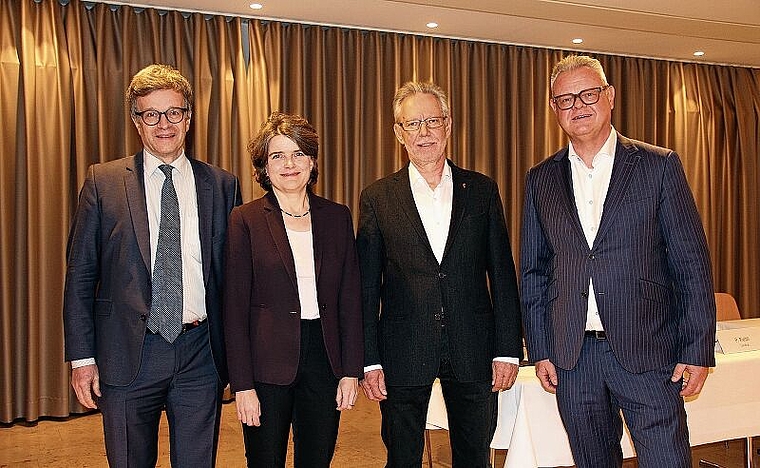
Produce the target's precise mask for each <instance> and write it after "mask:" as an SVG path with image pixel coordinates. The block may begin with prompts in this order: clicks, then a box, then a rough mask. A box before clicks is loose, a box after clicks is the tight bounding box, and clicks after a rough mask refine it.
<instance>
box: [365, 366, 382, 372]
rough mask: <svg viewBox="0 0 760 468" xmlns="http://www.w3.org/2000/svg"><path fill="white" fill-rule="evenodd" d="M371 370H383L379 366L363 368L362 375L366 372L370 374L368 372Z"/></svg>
mask: <svg viewBox="0 0 760 468" xmlns="http://www.w3.org/2000/svg"><path fill="white" fill-rule="evenodd" d="M373 370H383V366H381V365H380V364H372V365H371V366H365V367H364V373H365V374H366V373H367V372H370V371H373Z"/></svg>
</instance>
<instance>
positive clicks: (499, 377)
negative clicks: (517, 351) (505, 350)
mask: <svg viewBox="0 0 760 468" xmlns="http://www.w3.org/2000/svg"><path fill="white" fill-rule="evenodd" d="M491 368H492V369H493V378H492V380H491V385H492V387H491V391H492V392H498V391H501V390H509V389H510V388H512V385H514V383H515V379H517V370H518V367H517V364H512V363H509V362H502V361H493V364H491Z"/></svg>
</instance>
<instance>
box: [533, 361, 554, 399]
mask: <svg viewBox="0 0 760 468" xmlns="http://www.w3.org/2000/svg"><path fill="white" fill-rule="evenodd" d="M536 377H538V380H540V381H541V386H542V387H544V390H546V391H547V392H549V393H557V384H558V383H559V381H558V380H557V369H556V368H555V367H554V364H552V363H551V361H549V360H548V359H544V360H543V361H538V362H537V363H536Z"/></svg>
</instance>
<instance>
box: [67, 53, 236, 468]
mask: <svg viewBox="0 0 760 468" xmlns="http://www.w3.org/2000/svg"><path fill="white" fill-rule="evenodd" d="M126 101H127V102H126V103H127V105H128V106H129V108H130V114H131V116H132V122H133V123H134V125H135V127H136V129H137V132H138V134H139V135H140V138H141V140H142V144H143V149H142V151H140V152H138V153H137V154H135V155H134V156H130V157H126V158H122V159H117V160H115V161H111V162H107V163H103V164H95V165H93V166H91V167H90V169H89V171H88V173H87V178H86V179H85V182H84V185H83V187H82V190H81V192H80V195H79V203H78V206H77V210H76V213H75V215H74V219H73V223H72V226H71V231H70V234H69V243H68V249H67V250H68V268H67V271H66V286H65V292H64V309H63V316H64V328H65V338H66V360H67V361H70V362H71V366H72V373H71V385H72V386H73V387H74V390H75V392H76V395H77V398H78V399H79V402H80V403H81V404H82V405H84V406H85V407H87V408H99V409H100V411H101V413H102V415H103V427H104V434H105V445H106V455H107V458H108V463H109V465H110V466H111V467H140V468H142V467H152V466H155V465H156V461H157V457H158V428H159V420H160V417H161V413H162V411H163V410H164V409H165V410H166V415H167V419H168V422H169V434H170V440H171V444H170V448H169V453H170V458H171V464H172V466H175V467H182V468H185V467H199V468H205V467H213V466H214V463H215V457H216V445H217V440H218V435H219V418H220V415H221V396H222V389H223V388H224V386H225V385H226V384H227V365H226V361H225V355H224V342H223V336H222V323H221V310H220V308H221V296H222V292H221V287H222V284H223V279H222V259H223V247H224V242H225V236H226V232H227V217H228V215H229V213H230V211H231V210H232V208H233V206H236V205H239V204H240V203H241V197H240V191H239V184H238V180H237V178H236V177H235V176H233V175H232V174H230V173H228V172H226V171H224V170H222V169H219V168H217V167H214V166H211V165H209V164H206V163H204V162H201V161H198V160H196V159H191V158H189V157H188V156H187V155H186V154H185V136H186V134H187V131H188V130H189V128H190V118H191V116H192V106H193V92H192V88H191V87H190V83H189V82H188V81H187V79H185V77H183V76H182V75H181V74H180V72H179V71H178V70H176V69H174V68H172V67H169V66H167V65H150V66H148V67H146V68H144V69H143V70H141V71H140V72H138V73H137V74H136V75H135V76H134V77H133V78H132V81H131V83H130V85H129V87H128V88H127V92H126Z"/></svg>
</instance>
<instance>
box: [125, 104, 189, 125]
mask: <svg viewBox="0 0 760 468" xmlns="http://www.w3.org/2000/svg"><path fill="white" fill-rule="evenodd" d="M185 113H187V107H170V108H168V109H166V110H165V111H163V112H159V111H157V110H156V109H147V110H144V111H142V112H137V111H134V114H135V115H137V116H139V117H140V118H141V119H142V121H143V123H144V124H145V125H149V126H151V127H152V126H154V125H158V122H160V121H161V116H162V115H163V116H164V117H166V120H167V121H168V122H169V123H171V124H178V123H180V122H182V119H184V118H185Z"/></svg>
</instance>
